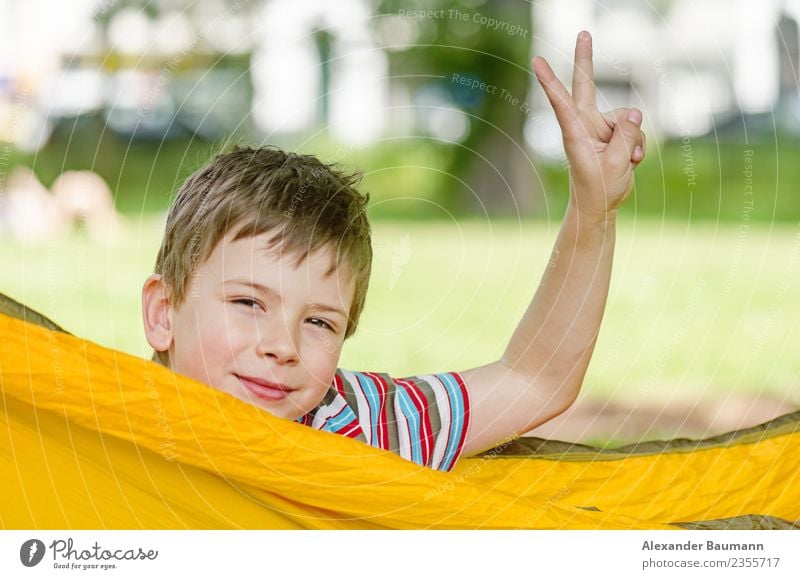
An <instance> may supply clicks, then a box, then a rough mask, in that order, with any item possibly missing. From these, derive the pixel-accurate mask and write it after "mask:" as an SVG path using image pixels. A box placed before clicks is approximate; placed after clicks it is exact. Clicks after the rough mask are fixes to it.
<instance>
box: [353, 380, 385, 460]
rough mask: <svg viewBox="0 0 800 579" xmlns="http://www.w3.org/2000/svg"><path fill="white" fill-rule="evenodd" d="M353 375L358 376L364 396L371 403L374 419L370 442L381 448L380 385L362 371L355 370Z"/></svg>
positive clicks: (371, 424)
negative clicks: (379, 434) (379, 428)
mask: <svg viewBox="0 0 800 579" xmlns="http://www.w3.org/2000/svg"><path fill="white" fill-rule="evenodd" d="M353 375H354V376H355V377H356V380H358V383H359V385H360V386H361V391H362V392H363V393H364V397H365V398H366V399H367V403H368V404H369V410H370V415H371V418H372V420H370V425H369V427H370V439H369V441H368V442H369V444H370V446H374V447H375V448H380V447H381V441H380V439H379V438H378V423H379V422H380V421H381V397H380V394H379V393H378V387H377V385H376V384H375V381H374V380H373V379H372V378H370V377H369V376H366V375H365V374H362V373H361V372H353ZM362 430H363V424H362Z"/></svg>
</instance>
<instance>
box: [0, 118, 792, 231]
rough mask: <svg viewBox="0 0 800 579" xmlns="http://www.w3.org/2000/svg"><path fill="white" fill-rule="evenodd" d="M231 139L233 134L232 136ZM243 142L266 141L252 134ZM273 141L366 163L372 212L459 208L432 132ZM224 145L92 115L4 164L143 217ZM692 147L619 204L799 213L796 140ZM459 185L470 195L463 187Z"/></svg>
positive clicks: (651, 167) (559, 182) (546, 181)
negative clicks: (77, 187) (156, 137)
mask: <svg viewBox="0 0 800 579" xmlns="http://www.w3.org/2000/svg"><path fill="white" fill-rule="evenodd" d="M231 142H236V141H235V139H234V138H232V141H231ZM238 142H241V143H248V142H249V143H250V144H253V145H258V144H262V143H259V142H257V139H255V138H253V137H248V136H243V137H242V138H241V140H240V141H238ZM274 144H277V145H280V146H283V147H284V148H287V149H289V150H299V151H302V152H306V153H313V154H316V155H318V156H319V157H320V158H321V159H322V160H324V161H326V162H336V163H339V164H341V165H343V166H344V167H346V168H349V169H356V170H360V171H362V172H363V173H364V181H363V189H364V190H365V191H368V192H369V193H370V194H371V195H372V204H371V213H372V215H373V217H385V218H394V219H398V218H399V219H404V220H411V221H419V220H421V219H427V220H431V219H433V220H441V219H450V218H451V212H456V213H458V211H460V210H459V209H458V208H457V207H455V206H454V204H453V203H452V200H448V198H447V190H448V187H449V185H450V184H451V183H452V179H453V177H452V176H451V175H450V174H449V170H448V167H449V166H450V165H451V162H452V159H453V156H454V155H455V153H456V149H454V148H453V147H448V146H446V145H444V144H442V143H439V142H436V141H434V140H432V139H426V138H417V137H397V138H387V139H384V140H382V141H380V142H378V143H375V144H373V145H371V146H369V147H363V148H360V147H347V146H342V145H339V144H336V143H333V142H332V141H331V140H330V138H328V137H327V136H326V135H325V134H324V133H320V134H318V135H316V136H313V137H308V138H304V139H293V140H291V141H286V142H281V141H278V142H275V143H274ZM778 144H779V145H780V146H777V145H778ZM225 146H226V143H222V142H218V143H213V142H207V141H202V140H199V139H197V138H190V137H181V138H174V139H170V140H165V141H163V142H159V141H147V140H133V141H129V140H128V139H125V138H123V137H120V136H116V135H114V134H113V133H111V132H110V131H109V130H108V129H107V128H106V127H105V126H104V125H103V123H102V120H101V119H92V118H90V117H87V118H85V119H82V120H81V121H80V122H76V123H74V124H69V123H67V124H64V125H63V126H61V127H59V129H58V130H57V132H56V134H55V135H54V136H53V138H52V139H51V140H50V142H49V143H48V144H47V145H46V146H45V147H44V148H42V149H41V150H40V151H38V152H36V153H30V154H25V153H22V152H20V151H13V152H12V153H11V155H10V156H9V159H8V160H7V162H6V163H4V165H5V169H10V168H12V167H14V166H16V165H18V164H24V165H27V166H28V167H32V168H33V170H34V171H35V172H36V174H37V175H38V176H39V179H40V180H41V181H42V183H43V184H44V185H45V186H47V187H50V186H51V185H52V183H53V182H54V181H55V179H56V177H58V175H60V174H61V172H62V171H65V170H69V169H91V170H94V171H96V172H97V173H98V174H100V175H101V176H102V177H103V178H105V179H106V181H107V182H108V183H109V185H110V186H111V189H112V191H114V195H115V202H116V206H117V208H118V209H119V210H120V211H121V212H122V213H124V214H126V215H129V216H131V217H133V218H137V219H138V216H139V215H142V214H149V215H152V214H155V213H158V212H161V211H164V210H166V209H167V208H168V207H169V204H170V201H171V199H172V196H173V194H174V192H175V190H176V189H177V187H178V186H179V185H180V183H182V182H183V180H184V179H185V178H186V176H188V175H189V174H190V173H191V172H192V171H194V170H195V169H197V168H198V167H200V166H202V165H204V164H205V163H206V162H207V160H208V159H209V158H210V157H211V156H212V155H213V154H214V153H216V152H218V151H219V150H220V149H222V148H225ZM688 146H689V147H690V148H688V149H682V148H681V147H682V145H681V143H680V142H671V143H651V144H650V146H649V150H648V156H647V159H646V161H645V162H644V163H642V164H641V165H640V166H639V167H638V168H637V170H636V190H635V192H634V194H633V196H632V199H631V200H630V201H629V202H628V203H626V204H625V206H624V207H623V208H622V213H623V215H626V216H628V217H633V216H638V217H642V216H649V217H650V218H653V219H660V218H662V217H666V218H669V219H673V220H680V221H685V220H693V221H698V220H699V221H711V222H718V221H727V222H731V223H740V222H741V221H742V220H743V219H745V218H747V219H749V220H751V221H758V222H761V223H773V222H776V221H782V222H792V221H794V220H796V219H797V216H798V215H800V190H798V187H800V163H797V162H796V159H797V158H798V157H800V144H799V143H797V142H795V141H792V140H788V139H782V140H780V141H779V143H778V142H772V143H770V142H769V141H766V142H760V143H757V144H752V145H749V144H743V143H739V144H734V143H715V142H708V141H699V140H693V141H691V142H690V143H688ZM749 151H752V155H749V153H748V152H749ZM748 155H749V156H748ZM0 169H4V167H0ZM536 170H537V173H538V176H539V177H540V178H541V188H542V193H543V195H544V196H545V197H546V199H545V200H544V201H546V202H542V203H540V207H541V208H542V209H541V211H542V215H540V216H539V217H542V218H545V217H547V218H549V217H551V216H553V215H555V216H558V215H561V213H562V211H563V208H564V206H565V205H566V202H567V192H568V185H567V173H566V170H565V169H564V167H563V166H561V165H560V164H555V165H547V164H544V163H541V162H539V163H537V166H536ZM745 170H748V171H749V173H750V174H749V175H748V176H745V174H744V171H745ZM687 172H691V175H687ZM746 178H748V179H750V180H751V181H750V182H746ZM748 186H752V195H751V196H748V195H746V194H745V189H746V187H748ZM537 187H538V186H536V187H534V184H532V186H531V190H530V191H519V192H517V193H518V195H521V196H525V195H531V194H534V190H535V189H536V188H537ZM462 193H463V194H464V195H470V193H469V192H468V191H467V190H466V189H464V190H463V192H462ZM751 201H752V204H751V205H748V203H749V202H751ZM461 211H463V210H461ZM544 213H546V215H545V214H544ZM745 214H746V217H745ZM456 217H457V218H458V217H459V216H458V215H456Z"/></svg>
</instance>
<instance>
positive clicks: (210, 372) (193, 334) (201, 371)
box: [175, 316, 245, 385]
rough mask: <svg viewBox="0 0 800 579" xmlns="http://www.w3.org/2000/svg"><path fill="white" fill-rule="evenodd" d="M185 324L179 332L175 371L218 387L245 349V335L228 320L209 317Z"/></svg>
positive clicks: (187, 321)
mask: <svg viewBox="0 0 800 579" xmlns="http://www.w3.org/2000/svg"><path fill="white" fill-rule="evenodd" d="M182 322H183V323H182V324H178V325H177V327H176V332H175V370H176V371H178V372H180V373H182V374H185V375H187V376H189V377H191V378H194V379H196V380H200V381H202V382H205V383H207V384H212V385H214V384H215V382H216V381H218V380H220V379H221V377H222V375H223V374H224V373H225V372H227V370H228V369H229V368H230V367H231V365H232V363H233V360H234V358H235V355H236V353H237V352H239V351H240V350H241V349H242V348H244V347H245V340H244V335H245V332H243V331H241V329H238V328H235V327H233V325H232V324H231V323H230V320H227V321H226V320H225V319H224V318H223V319H218V320H214V319H211V316H207V317H206V318H205V319H203V318H200V319H191V320H182Z"/></svg>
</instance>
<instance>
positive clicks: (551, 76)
mask: <svg viewBox="0 0 800 579" xmlns="http://www.w3.org/2000/svg"><path fill="white" fill-rule="evenodd" d="M533 70H534V71H535V72H536V78H538V79H539V83H540V84H541V85H542V88H543V89H544V93H545V94H546V95H547V100H549V101H550V105H551V106H552V107H553V110H554V111H555V113H556V118H557V119H558V124H559V125H561V128H562V130H563V129H565V128H566V127H567V126H569V125H570V124H571V123H572V122H573V121H574V120H575V119H577V118H578V109H577V108H576V107H575V101H574V100H572V96H571V95H570V94H569V92H568V91H567V89H566V87H565V86H564V85H563V84H561V81H560V80H558V77H557V76H556V74H555V73H554V72H553V69H552V68H550V65H549V64H548V63H547V61H546V60H545V59H544V58H542V57H541V56H537V57H536V58H534V59H533Z"/></svg>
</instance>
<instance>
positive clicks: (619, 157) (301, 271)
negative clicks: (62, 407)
mask: <svg viewBox="0 0 800 579" xmlns="http://www.w3.org/2000/svg"><path fill="white" fill-rule="evenodd" d="M533 65H534V69H535V72H536V75H537V77H538V79H539V81H540V82H541V84H542V86H543V87H544V90H545V93H546V94H547V97H548V99H549V101H550V103H551V105H552V106H553V108H554V109H555V112H556V116H557V118H558V122H559V125H560V126H561V129H562V132H563V135H564V145H565V148H566V153H567V157H568V159H569V162H570V202H569V207H568V210H567V213H566V216H565V219H564V223H563V225H562V228H561V231H560V233H559V236H558V239H557V241H556V246H555V248H554V250H553V259H552V260H551V263H550V265H549V267H548V269H547V270H546V271H545V273H544V276H543V278H542V281H541V284H540V286H539V289H538V291H537V292H536V295H535V296H534V298H533V301H532V302H531V304H530V306H529V308H528V310H527V311H526V313H525V315H524V316H523V318H522V321H521V322H520V324H519V327H518V328H517V329H516V331H515V333H514V335H513V337H512V339H511V341H510V343H509V345H508V347H507V349H506V351H505V353H504V355H503V357H502V358H501V359H500V360H498V361H496V362H494V363H492V364H487V365H485V366H481V367H478V368H473V369H470V370H466V371H463V372H448V373H441V374H435V375H430V376H416V377H411V378H406V379H402V380H393V379H392V378H390V377H389V376H388V375H386V374H377V373H369V372H348V371H345V370H340V369H337V362H338V360H339V355H340V353H341V348H342V344H343V342H344V340H345V339H346V338H348V337H350V336H351V335H352V334H353V333H354V332H355V330H356V327H357V324H358V319H359V316H360V314H361V311H362V309H363V307H364V299H365V296H366V291H367V286H368V283H369V274H370V267H371V261H372V250H371V247H370V229H369V224H368V222H367V219H366V216H365V213H364V209H365V207H366V204H367V201H368V196H365V195H361V194H360V193H358V191H356V189H355V185H356V183H357V178H356V177H355V176H353V175H348V174H345V173H342V172H340V171H338V170H337V169H335V168H333V167H328V166H326V165H324V164H322V163H321V162H320V161H318V160H317V159H315V158H314V157H310V156H300V155H294V154H286V153H284V152H282V151H279V150H276V149H268V148H265V149H260V150H251V149H237V150H235V151H233V152H232V153H229V154H227V155H220V156H218V157H217V158H216V159H214V160H213V161H212V162H211V163H210V164H209V165H208V166H207V167H205V168H203V169H201V170H199V171H198V172H196V173H195V174H194V175H192V176H191V177H189V179H187V181H186V183H185V184H184V185H183V187H182V188H181V190H180V192H179V193H178V196H177V198H176V200H175V202H174V204H173V207H172V209H171V210H170V214H169V217H168V221H167V226H166V232H165V236H164V241H163V243H162V246H161V249H160V251H159V254H158V258H157V261H156V267H155V274H154V275H152V276H150V277H149V278H148V279H147V280H146V281H145V284H144V288H143V291H142V302H143V304H142V311H143V317H144V326H145V333H146V336H147V340H148V342H149V343H150V345H151V346H152V347H153V349H154V350H155V352H156V354H155V356H154V358H155V359H156V360H158V361H159V362H160V363H162V364H164V365H167V366H169V367H171V368H172V369H173V370H174V371H176V372H179V373H181V374H185V375H187V376H189V377H192V378H195V379H197V380H199V381H201V382H205V383H206V384H209V385H211V386H213V387H215V388H218V389H219V390H222V391H225V392H228V393H229V394H231V395H233V396H236V397H238V398H240V399H242V400H245V401H248V402H251V403H252V404H255V405H256V406H259V407H260V408H263V409H264V410H267V411H268V412H270V413H272V414H274V415H276V416H280V417H283V418H287V419H290V420H297V421H298V422H301V423H303V424H307V425H309V426H311V427H313V428H317V429H320V430H328V431H331V432H336V433H339V434H342V435H345V436H350V437H353V438H356V439H359V440H361V441H363V442H366V443H367V444H370V445H372V446H375V447H379V448H384V449H387V450H392V451H395V452H397V453H399V454H400V455H401V456H402V457H404V458H406V459H408V460H413V461H414V462H417V463H419V464H423V465H428V466H431V467H432V468H436V469H440V470H445V471H448V470H451V469H452V468H453V466H454V465H455V463H456V460H457V459H458V458H459V456H461V455H466V456H469V455H473V454H477V453H479V452H481V451H484V450H487V449H489V448H492V447H493V446H495V445H496V444H498V443H499V442H501V441H502V440H504V439H507V438H508V437H510V436H517V435H521V434H523V433H525V432H527V431H528V430H531V429H533V428H535V427H536V426H538V425H540V424H542V423H544V422H546V421H548V420H550V419H551V418H553V417H555V416H557V415H558V414H560V413H562V412H563V411H564V410H566V409H567V408H568V407H569V406H570V405H571V404H572V403H573V401H574V400H575V398H576V397H577V394H578V391H579V389H580V385H581V381H582V380H583V376H584V374H585V372H586V368H587V366H588V363H589V359H590V356H591V353H592V350H593V348H594V344H595V340H596V337H597V332H598V329H599V326H600V322H601V319H602V315H603V309H604V307H605V301H606V297H607V293H608V285H609V277H610V272H611V262H612V255H613V249H614V235H615V221H616V212H617V208H618V207H619V206H620V205H621V204H622V202H623V201H624V200H625V198H626V197H627V195H628V194H629V192H630V190H631V188H632V186H633V174H632V171H633V169H634V167H635V166H636V165H637V164H638V163H639V162H640V161H641V160H642V159H643V158H644V137H643V134H642V132H641V131H640V128H639V127H640V125H641V121H642V116H641V113H640V112H639V111H638V110H636V109H618V110H616V111H613V112H611V113H605V114H601V113H600V112H599V111H598V110H597V107H596V105H595V96H594V84H593V80H592V47H591V37H590V36H589V34H588V33H586V32H582V33H581V34H580V35H579V36H578V40H577V44H576V49H575V69H574V75H573V84H572V95H570V94H569V93H568V92H567V90H566V89H565V88H564V86H563V85H562V84H561V83H560V82H559V80H558V79H557V78H556V77H555V75H554V74H553V72H552V70H551V69H550V67H549V65H548V64H547V63H546V62H545V61H544V60H543V59H541V58H537V59H534V63H533Z"/></svg>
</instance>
